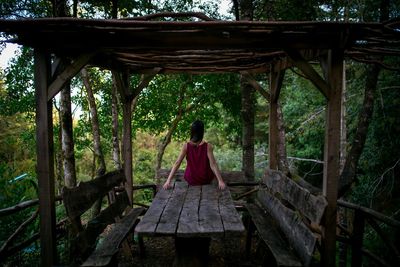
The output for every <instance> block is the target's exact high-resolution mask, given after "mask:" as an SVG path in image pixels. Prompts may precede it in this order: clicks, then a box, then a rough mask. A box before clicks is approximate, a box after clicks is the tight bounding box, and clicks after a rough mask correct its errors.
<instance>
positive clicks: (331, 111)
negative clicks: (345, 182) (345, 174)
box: [322, 49, 343, 267]
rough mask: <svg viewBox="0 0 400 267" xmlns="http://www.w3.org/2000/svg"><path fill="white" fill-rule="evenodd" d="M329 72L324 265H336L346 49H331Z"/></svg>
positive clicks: (328, 64)
mask: <svg viewBox="0 0 400 267" xmlns="http://www.w3.org/2000/svg"><path fill="white" fill-rule="evenodd" d="M326 62H327V63H326V66H327V74H326V77H327V78H328V81H329V84H330V86H329V88H330V90H329V91H328V92H327V93H328V107H327V109H326V110H327V112H326V128H325V146H324V150H325V151H324V162H325V164H324V175H323V195H324V196H325V197H326V199H327V201H328V206H327V208H326V212H325V222H324V232H323V250H322V260H323V266H331V267H333V266H335V261H336V256H335V255H336V213H337V203H336V201H337V194H338V180H339V169H340V166H339V159H340V117H341V110H342V108H341V104H342V102H341V97H342V83H343V79H342V75H343V51H342V50H339V49H337V50H331V51H329V52H328V56H327V60H326Z"/></svg>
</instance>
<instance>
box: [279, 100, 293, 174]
mask: <svg viewBox="0 0 400 267" xmlns="http://www.w3.org/2000/svg"><path fill="white" fill-rule="evenodd" d="M277 113H278V120H277V122H278V169H279V170H280V171H281V172H283V173H284V174H285V175H286V176H288V177H291V174H290V169H289V163H288V160H287V154H286V131H285V125H284V120H283V113H282V109H281V105H280V104H279V102H278V111H277Z"/></svg>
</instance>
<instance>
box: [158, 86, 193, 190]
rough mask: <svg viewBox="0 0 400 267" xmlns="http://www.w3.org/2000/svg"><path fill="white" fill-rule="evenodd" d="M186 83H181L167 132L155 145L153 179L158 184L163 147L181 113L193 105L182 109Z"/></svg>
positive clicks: (164, 147)
mask: <svg viewBox="0 0 400 267" xmlns="http://www.w3.org/2000/svg"><path fill="white" fill-rule="evenodd" d="M187 83H188V82H185V83H183V84H182V86H181V88H180V92H179V99H178V112H177V115H176V116H175V118H174V119H173V120H172V122H171V123H170V127H169V128H168V131H167V134H166V135H165V137H164V138H162V139H161V141H160V143H159V144H158V147H157V157H156V164H155V179H156V183H157V184H158V183H159V181H158V180H157V179H158V177H157V173H158V171H159V170H160V169H161V164H162V159H163V156H164V152H165V149H166V148H167V146H168V144H169V143H170V142H171V137H172V134H173V133H174V131H175V130H176V128H177V127H178V123H179V122H180V121H181V120H182V117H183V114H184V113H187V112H188V111H190V110H191V109H192V108H193V106H192V105H189V106H188V107H186V108H185V110H183V100H184V99H185V93H186V89H187Z"/></svg>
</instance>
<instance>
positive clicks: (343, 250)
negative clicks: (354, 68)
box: [338, 61, 348, 267]
mask: <svg viewBox="0 0 400 267" xmlns="http://www.w3.org/2000/svg"><path fill="white" fill-rule="evenodd" d="M342 85H343V86H342V90H343V91H342V112H341V118H340V173H341V172H342V171H343V168H344V164H345V162H346V155H347V151H346V145H347V127H346V63H345V61H343V82H342ZM341 199H342V200H346V199H345V197H344V196H343V197H342V198H341ZM338 217H339V223H340V224H341V225H342V226H343V227H345V228H347V227H348V223H347V221H348V215H347V209H345V208H344V207H338ZM342 234H344V233H342ZM347 251H348V244H346V243H343V242H339V262H338V264H339V267H346V266H347Z"/></svg>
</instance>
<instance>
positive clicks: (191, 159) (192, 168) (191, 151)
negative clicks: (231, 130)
mask: <svg viewBox="0 0 400 267" xmlns="http://www.w3.org/2000/svg"><path fill="white" fill-rule="evenodd" d="M207 145H208V144H207V143H206V142H204V143H203V144H201V145H198V146H196V145H193V144H191V143H190V142H188V143H187V145H186V162H187V165H186V169H185V174H184V176H183V177H184V178H185V180H186V181H187V182H188V184H189V185H204V184H209V183H211V181H212V180H213V179H214V177H215V176H214V173H213V171H212V170H211V167H210V160H209V159H208V155H207Z"/></svg>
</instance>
